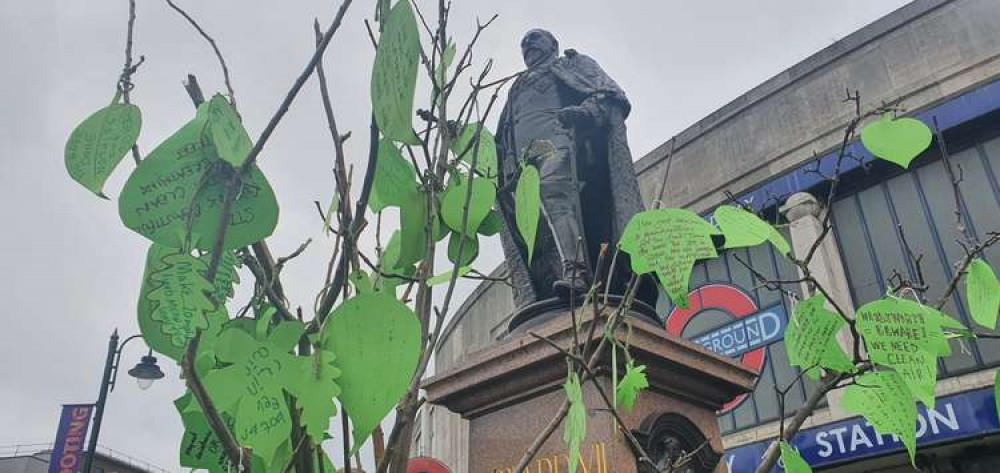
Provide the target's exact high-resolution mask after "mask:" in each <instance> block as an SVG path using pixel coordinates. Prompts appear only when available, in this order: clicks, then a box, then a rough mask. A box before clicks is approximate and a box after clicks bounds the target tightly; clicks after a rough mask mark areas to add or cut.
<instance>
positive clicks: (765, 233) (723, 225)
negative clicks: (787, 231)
mask: <svg viewBox="0 0 1000 473" xmlns="http://www.w3.org/2000/svg"><path fill="white" fill-rule="evenodd" d="M715 222H716V223H717V224H719V229H720V230H722V234H723V235H725V237H726V248H743V247H747V246H756V245H759V244H761V243H764V242H765V241H770V242H771V244H772V245H774V247H775V248H777V249H778V251H779V252H780V253H781V254H783V255H787V254H788V253H789V252H790V251H791V247H790V246H789V245H788V241H787V240H785V237H783V236H782V235H781V233H778V231H777V230H776V229H775V228H774V227H773V226H771V224H769V223H767V222H765V221H763V220H761V219H760V217H758V216H756V215H754V214H752V213H750V212H747V211H746V210H743V209H741V208H738V207H734V206H732V205H723V206H722V207H719V208H718V209H716V210H715Z"/></svg>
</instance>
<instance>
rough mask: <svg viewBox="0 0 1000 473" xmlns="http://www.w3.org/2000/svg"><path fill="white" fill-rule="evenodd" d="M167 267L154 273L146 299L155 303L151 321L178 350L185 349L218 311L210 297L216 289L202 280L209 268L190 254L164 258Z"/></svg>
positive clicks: (151, 274)
mask: <svg viewBox="0 0 1000 473" xmlns="http://www.w3.org/2000/svg"><path fill="white" fill-rule="evenodd" d="M162 261H163V266H162V267H161V268H159V269H158V270H157V271H155V272H152V273H150V275H149V281H150V286H151V287H152V289H151V290H150V292H149V294H148V295H147V296H146V297H147V298H149V300H150V302H152V303H154V305H153V310H152V313H151V314H150V318H151V319H152V320H154V321H156V322H159V325H160V330H161V331H162V332H163V333H164V335H166V336H167V337H168V338H169V339H170V343H171V344H172V345H173V346H175V347H177V348H182V349H183V348H184V347H186V346H187V344H188V342H189V341H191V339H192V338H194V336H195V333H196V331H197V330H199V329H205V328H208V319H207V318H206V315H205V314H207V313H208V312H211V311H213V310H214V309H215V304H213V303H212V301H211V300H209V298H208V296H207V294H208V293H210V292H212V291H214V290H215V287H214V286H212V284H211V283H210V282H208V281H207V280H205V278H204V277H203V276H202V275H203V274H204V273H205V272H206V271H208V266H207V265H206V264H205V263H204V262H203V261H201V260H199V259H198V258H195V257H194V256H191V255H189V254H186V253H173V254H168V255H166V256H164V257H163V259H162Z"/></svg>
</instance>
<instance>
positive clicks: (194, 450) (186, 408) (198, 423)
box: [174, 391, 236, 473]
mask: <svg viewBox="0 0 1000 473" xmlns="http://www.w3.org/2000/svg"><path fill="white" fill-rule="evenodd" d="M174 406H175V407H176V408H177V412H178V413H179V414H180V416H181V422H182V423H183V424H184V436H183V437H182V438H181V445H180V452H179V453H180V455H179V461H180V465H181V466H183V467H187V468H197V469H204V470H208V471H209V472H211V473H225V472H226V471H227V470H230V469H231V468H230V467H229V458H228V457H227V456H226V450H225V448H224V447H223V444H222V440H220V439H219V436H218V435H217V434H216V433H215V431H214V430H212V427H211V425H210V424H209V422H208V419H207V418H206V417H205V413H204V412H202V410H201V407H200V406H199V405H198V402H197V401H196V400H195V399H194V395H192V394H191V392H190V391H189V392H187V393H185V394H184V395H183V396H181V397H179V398H177V399H176V400H175V401H174ZM220 415H221V417H222V419H223V422H225V423H226V425H227V426H228V427H229V429H233V428H234V427H235V425H236V424H235V421H234V420H233V417H232V415H231V414H229V413H226V412H222V413H220Z"/></svg>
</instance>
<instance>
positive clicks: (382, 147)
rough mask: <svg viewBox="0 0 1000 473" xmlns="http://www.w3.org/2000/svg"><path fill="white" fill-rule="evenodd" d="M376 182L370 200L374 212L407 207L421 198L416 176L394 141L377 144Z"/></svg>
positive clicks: (369, 205)
mask: <svg viewBox="0 0 1000 473" xmlns="http://www.w3.org/2000/svg"><path fill="white" fill-rule="evenodd" d="M374 179H375V180H374V181H373V182H372V191H371V196H370V197H369V200H368V207H369V208H371V209H372V212H375V213H378V212H381V211H382V209H384V208H386V207H400V208H402V207H406V206H407V205H410V204H411V203H412V202H413V201H414V200H416V199H419V198H421V195H420V189H419V188H418V186H417V172H416V171H415V170H414V169H413V165H412V164H410V162H409V161H407V160H406V158H404V157H403V154H402V153H400V152H399V148H397V147H396V145H395V144H394V143H393V142H392V140H389V139H382V140H381V141H379V143H378V161H377V162H376V168H375V178H374Z"/></svg>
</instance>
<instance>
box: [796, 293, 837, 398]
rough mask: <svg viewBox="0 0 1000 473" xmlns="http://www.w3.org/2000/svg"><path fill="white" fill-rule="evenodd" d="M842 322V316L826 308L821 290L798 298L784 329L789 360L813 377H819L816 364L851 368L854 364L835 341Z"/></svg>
mask: <svg viewBox="0 0 1000 473" xmlns="http://www.w3.org/2000/svg"><path fill="white" fill-rule="evenodd" d="M845 324H846V322H845V321H844V319H843V318H841V317H840V316H839V315H837V314H835V313H833V312H831V311H830V310H828V309H827V308H826V297H823V294H819V293H817V294H816V295H814V296H812V297H810V298H808V299H806V300H804V301H802V302H800V303H799V305H798V306H796V307H795V313H794V314H792V319H791V320H790V321H789V322H788V328H787V329H786V330H785V347H786V349H787V351H788V361H789V363H790V364H791V365H792V366H798V367H800V368H802V369H803V370H808V372H807V373H806V374H807V375H808V376H809V377H811V378H813V379H816V378H818V377H819V372H818V370H816V369H815V368H825V369H829V370H833V371H838V372H849V371H852V370H853V369H854V364H853V363H851V360H850V359H849V358H848V357H847V355H846V354H845V353H844V351H843V349H841V348H840V344H839V343H837V333H839V332H840V330H841V329H842V328H843V327H844V325H845Z"/></svg>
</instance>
